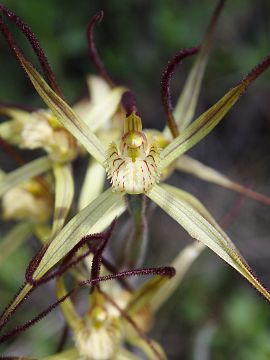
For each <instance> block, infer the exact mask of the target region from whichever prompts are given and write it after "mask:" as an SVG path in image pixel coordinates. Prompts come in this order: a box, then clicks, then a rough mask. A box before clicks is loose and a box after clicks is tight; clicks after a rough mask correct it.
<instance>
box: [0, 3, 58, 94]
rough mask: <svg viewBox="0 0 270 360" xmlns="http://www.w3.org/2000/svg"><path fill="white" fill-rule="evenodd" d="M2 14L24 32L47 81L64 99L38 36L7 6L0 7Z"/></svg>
mask: <svg viewBox="0 0 270 360" xmlns="http://www.w3.org/2000/svg"><path fill="white" fill-rule="evenodd" d="M0 12H1V13H2V14H4V15H5V16H6V17H7V18H8V19H10V20H11V21H12V22H13V23H14V24H15V25H16V26H17V28H18V29H19V30H20V31H21V32H22V34H23V35H24V36H25V37H26V38H27V40H28V41H29V43H30V45H31V47H32V49H33V51H34V52H35V54H36V56H37V58H38V61H39V63H40V65H41V67H42V70H43V72H44V75H45V77H46V79H47V80H48V82H49V84H50V86H51V87H52V89H53V90H54V91H55V92H56V93H57V94H58V95H59V96H60V97H62V98H63V94H62V91H61V89H60V88H59V86H58V84H57V81H56V77H55V74H54V72H53V70H52V68H51V66H50V64H49V62H48V59H47V57H46V55H45V53H44V50H43V49H42V47H41V46H40V44H39V42H38V40H37V38H36V36H35V35H34V33H33V32H32V30H31V29H30V28H29V26H28V25H27V24H25V22H24V21H23V20H22V19H21V18H20V17H19V16H17V15H16V14H14V13H13V12H12V11H11V10H10V9H8V8H7V7H6V6H4V5H0Z"/></svg>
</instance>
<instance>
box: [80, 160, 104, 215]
mask: <svg viewBox="0 0 270 360" xmlns="http://www.w3.org/2000/svg"><path fill="white" fill-rule="evenodd" d="M105 179H106V172H105V169H104V167H103V166H102V165H101V164H100V163H99V162H97V161H96V160H95V159H90V160H89V164H88V167H87V170H86V174H85V176H84V181H83V185H82V189H81V192H80V196H79V201H78V209H79V210H82V209H83V208H85V207H86V206H87V205H88V204H90V202H92V201H93V200H94V199H95V198H96V197H97V196H99V195H100V194H101V192H102V190H103V187H104V183H105Z"/></svg>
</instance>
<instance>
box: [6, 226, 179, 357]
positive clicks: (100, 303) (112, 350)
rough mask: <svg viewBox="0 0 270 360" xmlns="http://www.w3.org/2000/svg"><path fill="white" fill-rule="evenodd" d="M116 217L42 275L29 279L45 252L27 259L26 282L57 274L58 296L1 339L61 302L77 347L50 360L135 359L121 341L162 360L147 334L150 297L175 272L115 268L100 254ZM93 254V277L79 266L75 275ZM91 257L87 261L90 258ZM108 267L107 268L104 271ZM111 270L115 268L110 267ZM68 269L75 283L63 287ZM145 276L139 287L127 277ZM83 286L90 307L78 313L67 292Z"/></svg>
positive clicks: (17, 330) (38, 283)
mask: <svg viewBox="0 0 270 360" xmlns="http://www.w3.org/2000/svg"><path fill="white" fill-rule="evenodd" d="M114 225H115V221H114V222H113V223H112V224H111V226H110V227H109V229H108V230H107V231H105V232H103V233H99V234H94V235H87V236H85V237H84V238H83V239H81V240H80V241H79V243H78V244H77V245H76V246H75V247H74V248H73V249H72V250H71V251H70V253H69V254H68V256H67V257H66V258H65V259H64V260H63V261H62V263H61V265H60V266H59V268H58V269H56V270H54V271H53V272H49V274H46V275H45V276H44V277H42V278H40V279H39V280H38V281H35V280H34V279H33V278H32V275H33V272H34V271H35V268H36V267H37V266H38V264H39V262H40V261H41V259H42V256H43V253H42V252H41V253H39V254H38V255H36V256H35V257H34V258H33V260H32V261H31V262H30V264H29V266H28V269H27V271H26V278H27V280H28V281H29V282H30V283H32V284H33V286H34V289H35V288H37V287H38V286H40V285H42V284H44V283H46V282H47V281H49V280H51V279H53V278H57V281H56V292H57V297H58V300H57V301H56V302H55V303H54V304H52V305H50V306H49V307H48V308H47V309H46V310H44V311H43V312H42V313H40V314H39V315H38V316H36V317H35V318H33V319H32V320H30V321H28V322H27V323H25V324H23V325H20V326H17V327H16V328H15V329H13V330H10V331H8V333H6V334H4V335H2V336H1V337H0V343H1V342H4V341H6V340H8V339H10V337H12V336H14V335H16V334H19V333H20V332H22V331H25V330H26V329H28V328H29V327H30V326H32V325H34V324H35V323H36V322H37V321H39V320H41V318H43V317H44V316H46V315H47V314H48V313H49V312H50V311H52V310H53V309H54V308H55V307H56V306H58V305H61V308H62V311H63V315H64V317H65V320H66V322H67V324H68V325H69V327H70V328H71V329H72V331H73V337H74V342H75V347H74V348H71V349H69V350H65V351H63V352H61V353H59V354H55V355H53V356H49V357H46V359H47V360H49V359H63V358H66V357H67V356H68V358H69V359H93V360H99V359H111V358H118V357H119V358H121V356H123V357H124V358H128V359H138V358H137V357H136V356H135V354H133V353H132V352H131V351H130V350H127V348H126V346H125V344H126V343H128V344H129V345H131V346H133V347H137V348H140V349H141V350H142V351H143V352H145V354H146V355H147V358H149V359H166V355H165V353H164V351H163V350H162V348H161V346H160V345H159V344H157V343H156V342H154V341H153V340H150V339H148V337H147V336H146V335H145V332H146V331H148V330H149V328H150V327H151V325H152V322H153V311H152V309H153V310H156V309H154V308H153V307H152V299H153V297H154V296H155V295H157V294H158V292H159V291H160V290H161V289H162V287H163V286H164V285H165V284H166V283H167V282H168V280H169V279H171V278H172V277H173V276H174V275H175V270H174V268H173V267H159V268H143V269H134V270H128V271H122V272H117V271H116V272H115V270H114V269H113V266H112V265H111V264H110V263H109V262H108V261H107V260H106V259H105V258H104V257H103V252H104V250H105V247H106V245H107V243H108V240H109V239H110V237H111V235H112V231H113V228H114ZM85 249H86V250H85ZM90 254H93V257H92V264H91V266H90V272H91V278H90V280H89V278H88V277H89V275H87V273H88V269H85V268H84V269H83V270H84V271H82V269H81V272H80V273H81V275H80V277H79V278H78V276H75V274H76V273H75V272H74V270H73V272H72V270H71V269H76V267H78V266H79V265H80V263H81V261H82V260H83V259H89V255H90ZM89 260H90V259H89ZM107 269H110V271H108V270H107ZM112 269H113V271H112ZM67 270H69V271H71V273H72V274H73V276H74V280H75V281H76V287H75V288H73V289H71V290H67V289H66V286H65V281H64V274H65V272H66V271H67ZM149 275H154V278H152V279H150V280H148V281H147V282H145V283H144V284H143V285H141V286H140V287H139V288H138V289H136V290H134V289H133V288H131V286H130V285H129V283H128V282H127V281H126V279H125V278H128V277H131V276H149ZM113 279H115V280H118V282H116V281H115V282H110V284H109V286H106V287H105V288H104V289H102V282H103V281H106V280H113ZM82 286H90V287H91V291H90V294H89V310H88V311H87V313H86V314H85V315H84V316H83V317H81V316H79V315H78V313H77V310H76V308H75V304H74V303H73V301H72V300H71V298H70V296H71V295H72V294H73V293H74V291H75V290H78V289H79V288H80V287H82Z"/></svg>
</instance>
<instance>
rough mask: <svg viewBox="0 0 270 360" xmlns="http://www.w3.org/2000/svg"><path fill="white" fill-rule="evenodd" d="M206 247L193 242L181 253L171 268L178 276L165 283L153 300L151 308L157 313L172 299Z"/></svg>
mask: <svg viewBox="0 0 270 360" xmlns="http://www.w3.org/2000/svg"><path fill="white" fill-rule="evenodd" d="M205 247H206V246H205V245H204V244H203V243H200V242H193V243H192V244H191V245H188V246H186V247H185V248H184V249H183V250H181V251H180V253H179V255H177V257H176V258H175V259H174V260H173V262H172V263H171V265H170V266H172V267H173V268H175V270H176V275H175V276H174V277H173V278H172V279H170V281H167V282H166V283H164V285H163V286H162V287H160V288H159V289H158V290H157V292H156V293H155V294H154V295H153V297H152V298H151V302H150V304H151V308H152V309H153V310H154V311H155V312H156V311H158V310H159V308H160V307H161V306H162V305H163V304H164V303H165V302H166V301H167V300H168V299H169V298H170V297H171V295H172V294H173V293H174V291H175V290H176V289H177V288H178V286H179V285H180V284H181V282H182V281H183V279H184V277H185V275H186V273H187V272H188V270H189V269H190V267H191V265H192V264H193V263H194V261H195V260H196V259H197V258H198V256H199V255H200V254H201V253H202V251H203V250H204V249H205Z"/></svg>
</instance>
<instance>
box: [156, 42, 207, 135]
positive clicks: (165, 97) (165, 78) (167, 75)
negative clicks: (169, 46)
mask: <svg viewBox="0 0 270 360" xmlns="http://www.w3.org/2000/svg"><path fill="white" fill-rule="evenodd" d="M199 51H200V46H197V47H193V48H187V49H184V50H181V51H179V52H178V53H177V54H175V55H174V56H173V58H172V59H171V60H169V62H168V64H167V66H166V68H165V70H164V72H163V75H162V78H161V99H162V104H163V107H164V110H165V115H166V119H167V123H168V127H169V128H170V130H171V133H172V135H173V137H177V136H178V134H179V131H178V128H177V125H176V123H175V119H174V115H173V106H172V100H171V94H170V81H171V77H172V74H173V73H174V71H175V69H176V67H177V66H178V65H180V64H181V63H182V60H183V59H185V58H186V57H189V56H192V55H194V54H197V53H198V52H199Z"/></svg>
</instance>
